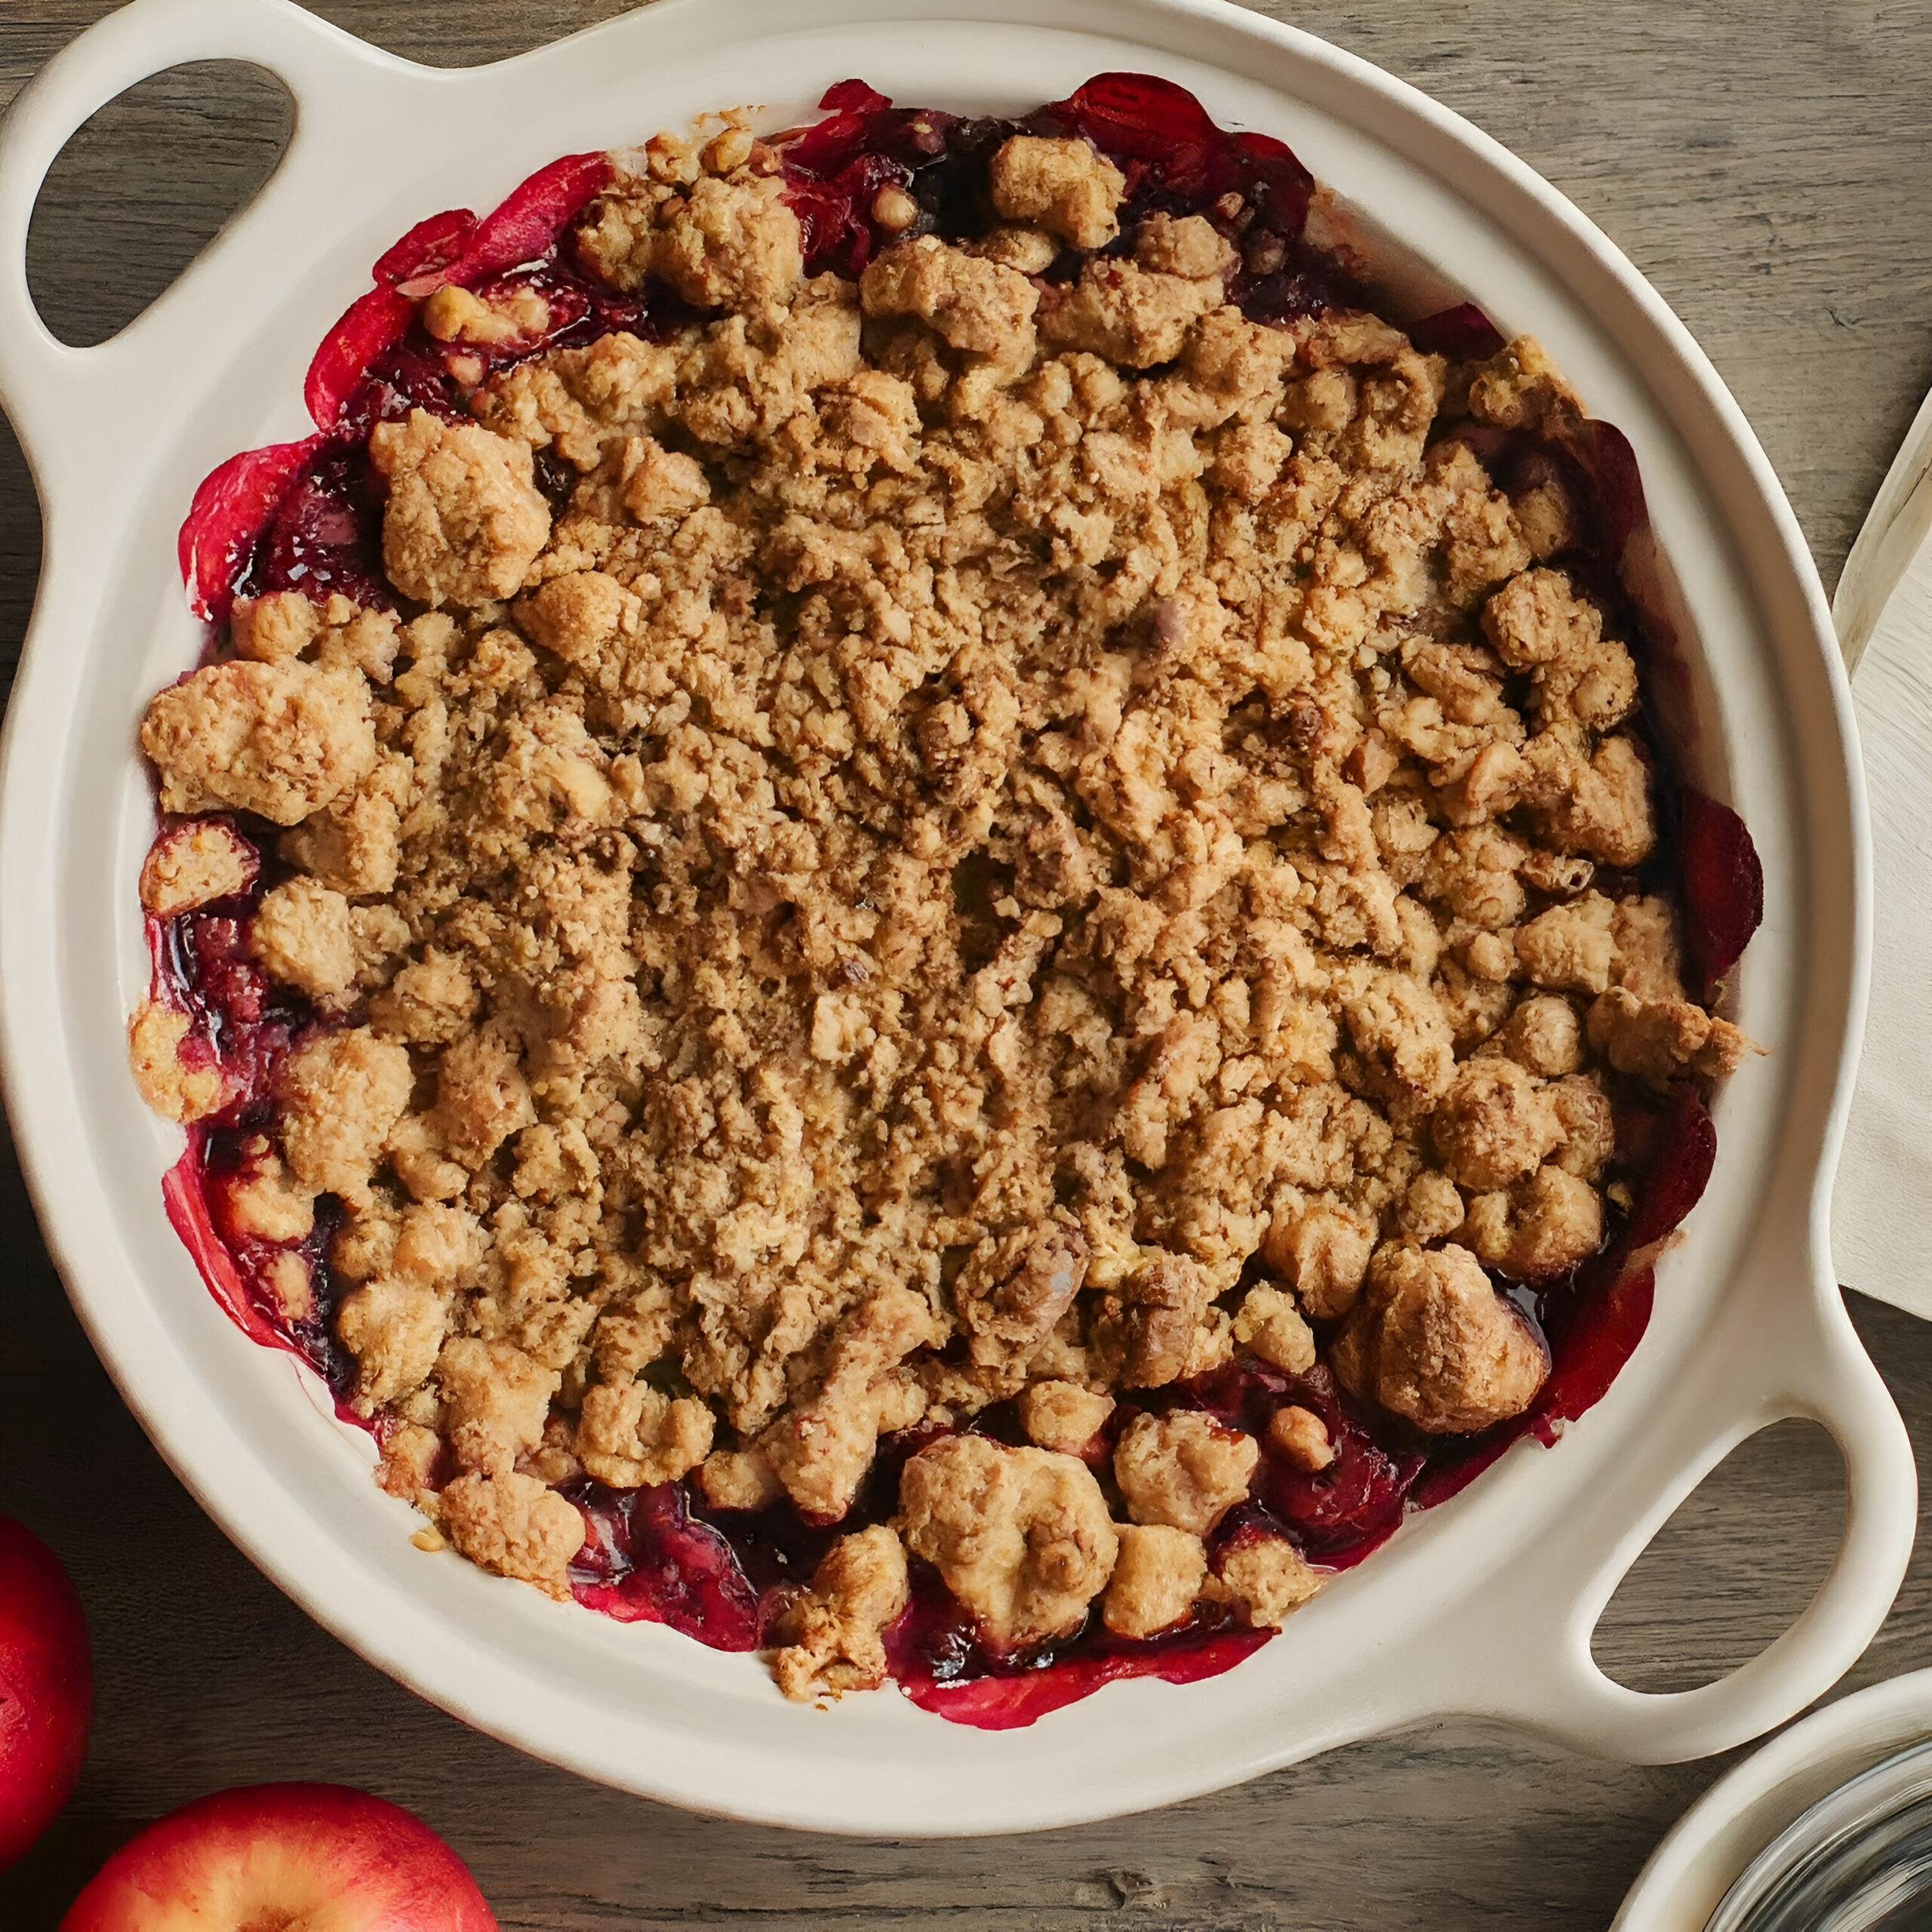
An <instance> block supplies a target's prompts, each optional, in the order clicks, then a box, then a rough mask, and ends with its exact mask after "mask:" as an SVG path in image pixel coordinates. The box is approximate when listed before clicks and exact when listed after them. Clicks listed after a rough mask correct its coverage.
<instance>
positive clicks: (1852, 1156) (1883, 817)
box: [1832, 543, 1932, 1319]
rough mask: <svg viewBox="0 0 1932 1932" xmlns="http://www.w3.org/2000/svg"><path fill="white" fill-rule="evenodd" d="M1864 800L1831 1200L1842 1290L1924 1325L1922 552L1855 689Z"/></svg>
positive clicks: (1926, 755)
mask: <svg viewBox="0 0 1932 1932" xmlns="http://www.w3.org/2000/svg"><path fill="white" fill-rule="evenodd" d="M1851 694H1852V701H1853V704H1854V707H1855V709H1856V710H1857V714H1858V731H1859V736H1860V738H1861V739H1862V740H1863V743H1864V749H1865V773H1866V781H1867V783H1868V784H1869V786H1870V789H1871V794H1872V848H1873V859H1874V862H1875V863H1874V873H1875V877H1876V878H1878V881H1879V890H1878V904H1877V906H1876V908H1875V912H1874V926H1875V931H1874V932H1873V935H1872V937H1873V946H1872V1004H1871V1008H1870V1010H1869V1013H1868V1014H1867V1016H1866V1022H1865V1053H1864V1056H1863V1059H1862V1060H1860V1063H1859V1069H1858V1086H1857V1091H1856V1092H1855V1093H1854V1096H1853V1098H1852V1103H1851V1118H1850V1122H1849V1123H1848V1124H1847V1128H1846V1130H1845V1140H1844V1153H1843V1155H1841V1157H1840V1158H1839V1161H1838V1183H1837V1186H1836V1187H1835V1189H1834V1192H1833V1195H1832V1260H1833V1261H1834V1262H1835V1263H1836V1264H1837V1267H1838V1279H1839V1280H1840V1281H1842V1282H1844V1284H1846V1285H1847V1287H1854V1288H1857V1289H1858V1290H1860V1291H1861V1292H1862V1293H1863V1294H1868V1295H1875V1296H1876V1297H1878V1299H1879V1300H1881V1301H1888V1302H1890V1303H1893V1304H1894V1306H1897V1307H1899V1308H1903V1309H1907V1310H1908V1311H1909V1312H1911V1313H1912V1314H1914V1315H1920V1316H1922V1317H1924V1318H1927V1319H1932V1111H1928V1107H1927V1095H1928V1094H1932V543H1926V544H1924V545H1923V546H1921V548H1920V549H1919V552H1918V555H1917V556H1916V557H1915V558H1914V559H1913V561H1912V567H1911V568H1910V569H1909V570H1908V571H1906V574H1905V576H1904V577H1903V580H1901V582H1900V585H1899V587H1898V589H1897V590H1896V591H1895V592H1894V593H1893V595H1892V598H1891V601H1890V602H1889V603H1888V604H1887V605H1886V606H1885V610H1884V615H1883V616H1881V617H1880V619H1879V620H1878V626H1877V628H1876V629H1874V631H1873V632H1872V641H1871V642H1870V644H1869V645H1868V646H1867V647H1866V652H1865V655H1864V657H1863V659H1861V660H1860V663H1859V666H1858V669H1857V672H1856V674H1855V675H1854V677H1853V678H1852V681H1851Z"/></svg>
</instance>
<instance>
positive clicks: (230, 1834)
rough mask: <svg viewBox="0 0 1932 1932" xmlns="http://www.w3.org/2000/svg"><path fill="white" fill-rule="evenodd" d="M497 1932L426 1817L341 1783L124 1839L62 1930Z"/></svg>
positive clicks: (239, 1803) (224, 1799)
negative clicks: (264, 1929)
mask: <svg viewBox="0 0 1932 1932" xmlns="http://www.w3.org/2000/svg"><path fill="white" fill-rule="evenodd" d="M264 1927H275V1928H277V1932H282V1928H289V1932H293V1928H294V1927H300V1928H301V1932H497V1921H496V1918H495V1917H494V1915H493V1914H492V1913H491V1910H490V1908H489V1906H488V1905H486V1904H485V1903H484V1899H483V1894H481V1892H479V1891H478V1890H477V1889H476V1881H475V1879H474V1878H471V1876H470V1875H469V1868H468V1867H467V1866H466V1865H465V1864H464V1863H463V1860H461V1859H460V1858H459V1857H457V1855H456V1854H455V1853H454V1852H453V1851H452V1850H451V1849H450V1848H449V1847H448V1845H446V1844H444V1842H443V1841H442V1840H441V1838H438V1837H437V1835H435V1832H432V1831H431V1830H430V1829H429V1826H427V1825H426V1824H424V1823H423V1821H422V1820H420V1818H417V1817H412V1816H411V1814H409V1813H408V1812H407V1811H405V1810H403V1809H402V1808H401V1807H400V1806H398V1805H395V1804H389V1803H388V1802H387V1801H386V1800H384V1799H383V1798H371V1796H370V1795H369V1794H368V1792H366V1791H352V1790H351V1789H349V1787H348V1786H346V1785H340V1784H254V1785H243V1786H240V1787H238V1789H235V1790H233V1791H218V1792H216V1793H215V1794H214V1796H213V1797H211V1798H196V1799H195V1801H194V1802H193V1803H192V1804H184V1805H183V1806H182V1807H181V1809H180V1810H178V1811H176V1812H173V1813H171V1814H170V1815H169V1816H168V1817H165V1818H164V1819H162V1820H161V1822H160V1823H158V1824H155V1825H150V1826H149V1827H148V1828H147V1829H146V1831H144V1832H142V1833H141V1835H140V1837H138V1838H134V1839H131V1840H130V1841H128V1843H127V1844H124V1845H123V1846H122V1847H121V1849H120V1850H118V1851H117V1852H116V1853H115V1854H114V1856H113V1857H112V1858H110V1859H109V1860H108V1861H107V1863H106V1864H105V1865H103V1866H102V1867H101V1868H100V1870H99V1871H98V1872H96V1873H95V1874H94V1877H93V1878H92V1879H91V1881H89V1883H88V1887H87V1889H86V1890H85V1891H83V1892H82V1894H81V1895H80V1897H78V1898H77V1899H76V1900H75V1901H74V1903H72V1905H71V1906H69V1907H68V1909H67V1915H66V1918H63V1919H62V1920H61V1921H60V1932H261V1928H264Z"/></svg>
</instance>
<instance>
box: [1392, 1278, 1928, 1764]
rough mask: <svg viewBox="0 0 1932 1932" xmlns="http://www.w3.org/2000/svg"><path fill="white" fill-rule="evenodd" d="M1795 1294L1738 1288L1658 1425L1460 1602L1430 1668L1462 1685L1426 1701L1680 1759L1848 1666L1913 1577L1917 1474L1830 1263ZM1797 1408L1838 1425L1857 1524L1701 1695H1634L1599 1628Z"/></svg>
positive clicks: (1767, 1717)
mask: <svg viewBox="0 0 1932 1932" xmlns="http://www.w3.org/2000/svg"><path fill="white" fill-rule="evenodd" d="M1770 1285H1771V1284H1770V1283H1768V1282H1766V1283H1764V1284H1763V1286H1764V1288H1766V1289H1769V1288H1770ZM1777 1299H1779V1297H1777V1294H1776V1291H1772V1292H1771V1293H1769V1294H1764V1293H1760V1294H1745V1295H1740V1296H1734V1297H1730V1308H1729V1312H1728V1318H1727V1319H1721V1321H1720V1324H1719V1326H1718V1330H1717V1331H1715V1332H1714V1333H1713V1334H1712V1335H1711V1336H1710V1337H1709V1340H1708V1341H1707V1343H1706V1344H1705V1345H1703V1346H1700V1348H1699V1349H1698V1351H1697V1355H1696V1357H1695V1358H1694V1361H1693V1363H1692V1364H1690V1366H1688V1367H1687V1368H1686V1370H1685V1371H1684V1375H1683V1377H1681V1379H1680V1381H1679V1383H1678V1386H1677V1387H1676V1388H1675V1389H1674V1390H1672V1392H1670V1393H1669V1395H1666V1396H1664V1397H1663V1398H1661V1399H1660V1401H1658V1402H1657V1407H1656V1411H1655V1413H1656V1414H1657V1417H1658V1421H1657V1427H1656V1429H1655V1431H1654V1433H1653V1434H1651V1435H1650V1436H1649V1437H1648V1438H1646V1439H1644V1441H1643V1442H1642V1444H1641V1447H1639V1448H1638V1450H1637V1451H1636V1453H1635V1454H1634V1455H1632V1456H1630V1457H1628V1458H1627V1459H1626V1460H1623V1462H1622V1463H1619V1464H1617V1465H1612V1466H1606V1467H1604V1469H1603V1471H1602V1475H1601V1480H1600V1481H1599V1483H1598V1487H1597V1488H1596V1490H1595V1492H1594V1493H1593V1494H1588V1495H1586V1497H1584V1498H1583V1500H1582V1502H1581V1503H1580V1504H1579V1505H1577V1506H1574V1507H1572V1508H1570V1509H1567V1510H1566V1511H1565V1512H1564V1513H1563V1514H1562V1515H1561V1516H1560V1517H1559V1518H1558V1519H1556V1520H1555V1521H1553V1522H1552V1523H1551V1524H1549V1526H1548V1527H1547V1528H1546V1533H1545V1534H1543V1537H1541V1538H1540V1540H1537V1542H1536V1543H1534V1544H1532V1545H1531V1546H1530V1548H1529V1549H1527V1551H1526V1552H1525V1553H1524V1555H1522V1556H1521V1558H1518V1560H1517V1561H1515V1562H1513V1563H1511V1564H1506V1565H1505V1566H1504V1567H1503V1569H1502V1570H1501V1571H1500V1572H1498V1573H1497V1574H1494V1575H1492V1576H1491V1577H1489V1578H1487V1579H1486V1580H1484V1582H1483V1583H1481V1584H1480V1585H1479V1586H1478V1588H1477V1589H1476V1590H1475V1592H1473V1593H1472V1595H1470V1596H1469V1598H1467V1599H1466V1600H1465V1601H1464V1602H1463V1604H1461V1605H1460V1607H1458V1608H1457V1610H1456V1611H1454V1612H1452V1613H1451V1615H1450V1617H1449V1619H1448V1621H1447V1627H1445V1628H1444V1631H1443V1641H1442V1643H1441V1645H1440V1646H1438V1647H1432V1657H1431V1659H1430V1660H1425V1662H1426V1663H1427V1662H1430V1661H1432V1662H1433V1664H1434V1667H1435V1669H1436V1670H1437V1671H1438V1672H1440V1670H1441V1660H1442V1659H1443V1657H1444V1656H1454V1657H1455V1658H1456V1659H1457V1672H1456V1681H1457V1696H1456V1697H1455V1698H1454V1700H1453V1701H1450V1700H1444V1697H1443V1695H1442V1687H1441V1680H1440V1678H1439V1676H1438V1680H1437V1682H1436V1684H1435V1688H1434V1690H1433V1692H1431V1691H1430V1690H1429V1687H1428V1685H1427V1684H1426V1681H1425V1682H1423V1683H1421V1684H1417V1686H1415V1698H1414V1708H1416V1709H1418V1710H1420V1709H1432V1711H1433V1712H1435V1714H1438V1715H1447V1714H1448V1713H1449V1712H1451V1711H1453V1712H1457V1713H1460V1714H1463V1715H1473V1716H1480V1717H1483V1718H1497V1719H1500V1720H1501V1721H1503V1722H1505V1723H1508V1724H1512V1725H1515V1726H1518V1727H1521V1728H1523V1729H1525V1730H1530V1731H1532V1732H1534V1733H1535V1734H1538V1735H1540V1736H1541V1737H1546V1738H1548V1739H1549V1740H1552V1742H1554V1743H1558V1744H1561V1745H1563V1746H1566V1747H1567V1748H1569V1749H1572V1750H1577V1751H1582V1752H1589V1753H1591V1754H1592V1755H1595V1756H1598V1757H1607V1758H1617V1759H1620V1760H1622V1761H1625V1762H1626V1763H1630V1764H1675V1763H1677V1762H1679V1761H1682V1760H1684V1759H1686V1758H1701V1757H1707V1756H1709V1755H1711V1754H1712V1752H1718V1751H1724V1750H1727V1749H1730V1747H1732V1746H1734V1745H1737V1744H1741V1743H1745V1742H1746V1740H1749V1739H1751V1738H1754V1737H1759V1736H1761V1735H1762V1734H1764V1732H1765V1731H1767V1730H1771V1729H1772V1728H1773V1727H1775V1726H1776V1725H1777V1724H1782V1723H1783V1721H1785V1719H1786V1718H1789V1717H1790V1716H1791V1715H1793V1714H1794V1713H1795V1712H1797V1711H1798V1710H1800V1709H1802V1708H1803V1707H1804V1706H1805V1705H1807V1704H1808V1703H1811V1702H1812V1701H1813V1700H1814V1699H1815V1698H1817V1697H1820V1696H1822V1695H1823V1693H1824V1692H1825V1691H1826V1690H1829V1688H1830V1687H1831V1686H1832V1684H1835V1682H1836V1681H1838V1678H1840V1677H1841V1676H1842V1675H1844V1672H1846V1671H1847V1669H1850V1666H1851V1665H1852V1664H1853V1663H1854V1662H1855V1661H1856V1660H1857V1658H1858V1657H1859V1656H1860V1654H1861V1653H1862V1652H1863V1651H1864V1649H1865V1647H1866V1645H1867V1644H1869V1642H1870V1641H1871V1640H1872V1637H1873V1636H1874V1635H1875V1633H1876V1632H1877V1631H1878V1626H1879V1625H1880V1624H1881V1623H1883V1621H1884V1617H1885V1615H1886V1613H1887V1611H1888V1610H1889V1609H1890V1607H1891V1604H1892V1600H1893V1598H1894V1597H1895V1596H1896V1595H1897V1593H1898V1588H1899V1585H1900V1583H1901V1582H1902V1581H1903V1578H1904V1575H1905V1569H1906V1562H1907V1560H1908V1559H1909V1557H1910V1555H1911V1553H1912V1541H1913V1537H1914V1535H1915V1532H1916V1530H1917V1527H1918V1476H1917V1471H1916V1467H1915V1463H1914V1460H1913V1457H1912V1444H1911V1441H1910V1440H1909V1438H1908V1437H1907V1435H1906V1429H1905V1425H1904V1423H1903V1421H1901V1420H1900V1417H1899V1414H1898V1411H1897V1407H1895V1406H1894V1403H1893V1401H1892V1399H1891V1396H1890V1393H1889V1392H1887V1389H1886V1388H1885V1386H1884V1382H1883V1381H1882V1380H1881V1378H1880V1377H1879V1374H1878V1371H1877V1370H1876V1369H1875V1368H1874V1367H1872V1363H1871V1361H1870V1360H1869V1358H1867V1357H1866V1354H1865V1352H1864V1350H1863V1348H1862V1347H1861V1346H1860V1343H1859V1341H1858V1338H1857V1334H1856V1332H1855V1331H1854V1329H1853V1327H1852V1326H1851V1321H1850V1317H1849V1316H1848V1315H1847V1314H1846V1312H1845V1311H1844V1304H1843V1303H1842V1302H1841V1300H1840V1298H1839V1294H1838V1289H1837V1287H1835V1284H1834V1282H1833V1281H1832V1277H1831V1275H1830V1274H1829V1272H1828V1270H1826V1269H1823V1268H1821V1269H1820V1274H1819V1277H1818V1279H1817V1285H1816V1286H1815V1287H1814V1285H1813V1284H1811V1283H1810V1281H1805V1280H1803V1279H1802V1278H1800V1279H1798V1280H1793V1281H1790V1282H1789V1287H1788V1290H1787V1293H1786V1295H1785V1297H1783V1299H1784V1300H1786V1303H1787V1307H1786V1309H1777V1308H1775V1307H1774V1306H1770V1303H1773V1302H1774V1301H1775V1300H1777ZM1787 1417H1804V1418H1807V1419H1808V1420H1812V1421H1815V1422H1817V1423H1821V1424H1823V1426H1824V1427H1825V1428H1826V1429H1828V1430H1829V1431H1830V1432H1831V1435H1832V1438H1833V1439H1834V1441H1835V1442H1836V1443H1837V1444H1838V1451H1839V1454H1841V1456H1842V1457H1843V1458H1844V1466H1845V1478H1846V1484H1845V1489H1846V1494H1845V1525H1844V1534H1843V1535H1842V1537H1841V1540H1840V1542H1839V1545H1838V1550H1837V1552H1836V1554H1835V1556H1834V1558H1833V1559H1832V1567H1831V1569H1830V1571H1829V1572H1828V1573H1827V1574H1826V1577H1825V1580H1824V1581H1823V1583H1822V1584H1821V1585H1820V1586H1819V1589H1818V1590H1817V1594H1816V1595H1814V1597H1813V1598H1812V1600H1811V1601H1810V1604H1809V1605H1808V1606H1807V1607H1806V1609H1805V1610H1804V1612H1803V1614H1801V1616H1800V1617H1798V1620H1797V1621H1796V1622H1795V1623H1793V1624H1792V1626H1790V1627H1789V1629H1786V1631H1785V1632H1783V1634H1782V1635H1780V1636H1779V1637H1778V1638H1777V1640H1776V1641H1774V1642H1773V1643H1772V1644H1770V1646H1769V1647H1767V1648H1766V1649H1765V1650H1764V1651H1761V1652H1760V1653H1759V1654H1758V1655H1757V1656H1756V1657H1753V1658H1752V1660H1750V1662H1749V1663H1746V1664H1743V1665H1742V1666H1740V1667H1739V1668H1738V1669H1736V1670H1734V1671H1732V1672H1730V1674H1729V1675H1727V1676H1724V1677H1721V1678H1718V1680H1717V1681H1715V1682H1714V1683H1710V1684H1703V1685H1702V1686H1700V1687H1698V1688H1697V1689H1696V1690H1680V1691H1674V1692H1666V1693H1658V1692H1647V1691H1639V1690H1631V1689H1629V1687H1627V1686H1626V1685H1623V1684H1619V1683H1617V1682H1616V1681H1615V1680H1614V1679H1613V1678H1610V1677H1607V1676H1606V1675H1604V1672H1602V1671H1601V1669H1598V1666H1597V1663H1596V1661H1595V1659H1594V1657H1592V1655H1591V1651H1590V1638H1591V1636H1592V1633H1593V1632H1594V1631H1595V1628H1596V1626H1597V1623H1598V1619H1599V1618H1600V1617H1601V1616H1602V1614H1603V1611H1604V1607H1605V1606H1606V1605H1607V1604H1608V1603H1609V1601H1610V1599H1611V1597H1612V1595H1614V1594H1615V1592H1616V1590H1617V1586H1618V1585H1619V1584H1620V1583H1621V1582H1622V1581H1623V1578H1624V1576H1625V1575H1626V1573H1627V1572H1628V1571H1629V1569H1630V1567H1631V1566H1632V1564H1634V1563H1635V1561H1636V1560H1637V1558H1638V1557H1639V1556H1640V1555H1641V1554H1642V1553H1643V1551H1644V1548H1645V1546H1647V1544H1648V1543H1650V1541H1651V1538H1652V1537H1654V1536H1655V1535H1656V1534H1657V1531H1659V1530H1660V1529H1661V1528H1662V1527H1663V1524H1664V1522H1665V1521H1666V1519H1667V1518H1669V1515H1671V1513H1672V1511H1673V1510H1675V1509H1676V1508H1677V1506H1678V1504H1679V1503H1681V1502H1682V1501H1683V1500H1684V1498H1685V1497H1687V1496H1688V1495H1689V1494H1690V1493H1691V1491H1693V1490H1694V1489H1695V1488H1697V1486H1698V1484H1700V1483H1701V1482H1702V1481H1703V1479H1704V1478H1705V1477H1706V1475H1709V1473H1710V1472H1711V1471H1712V1469H1715V1467H1716V1466H1717V1465H1718V1463H1721V1462H1722V1461H1723V1460H1724V1458H1725V1457H1727V1455H1729V1454H1730V1452H1731V1451H1732V1450H1733V1449H1734V1448H1736V1447H1737V1445H1738V1444H1740V1443H1741V1442H1743V1441H1745V1440H1746V1438H1748V1437H1749V1436H1752V1435H1755V1434H1756V1433H1757V1432H1758V1430H1759V1429H1763V1428H1765V1427H1767V1426H1768V1425H1770V1423H1774V1422H1779V1421H1782V1420H1785V1419H1786V1418H1787ZM1586 1423H1587V1418H1586ZM1579 1446H1581V1445H1580V1444H1579ZM1519 1453H1520V1452H1519ZM1555 1453H1558V1454H1561V1444H1558V1447H1557V1450H1556V1451H1555ZM1772 1560H1775V1556H1773V1558H1772Z"/></svg>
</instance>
